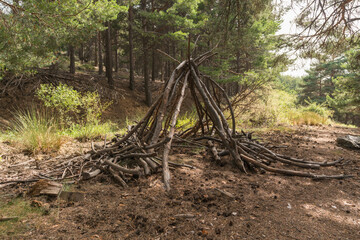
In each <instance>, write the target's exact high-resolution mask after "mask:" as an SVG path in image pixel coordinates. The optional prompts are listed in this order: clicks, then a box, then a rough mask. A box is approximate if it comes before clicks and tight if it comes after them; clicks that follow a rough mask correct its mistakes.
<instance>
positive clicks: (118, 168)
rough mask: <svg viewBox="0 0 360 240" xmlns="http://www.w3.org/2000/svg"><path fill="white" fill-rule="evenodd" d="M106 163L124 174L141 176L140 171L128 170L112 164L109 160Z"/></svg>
mask: <svg viewBox="0 0 360 240" xmlns="http://www.w3.org/2000/svg"><path fill="white" fill-rule="evenodd" d="M104 163H105V164H106V165H109V166H110V167H112V168H114V169H116V170H118V171H121V172H123V173H128V174H132V175H137V176H139V175H140V173H141V172H140V170H139V169H128V168H126V167H122V166H120V165H118V164H115V163H112V162H110V161H109V160H105V161H104Z"/></svg>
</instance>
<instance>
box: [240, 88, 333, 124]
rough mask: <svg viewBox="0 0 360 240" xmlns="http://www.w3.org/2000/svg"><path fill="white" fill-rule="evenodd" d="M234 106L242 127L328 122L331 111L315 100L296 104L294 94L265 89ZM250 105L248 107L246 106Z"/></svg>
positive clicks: (329, 121)
mask: <svg viewBox="0 0 360 240" xmlns="http://www.w3.org/2000/svg"><path fill="white" fill-rule="evenodd" d="M244 105H245V106H247V107H246V108H245V109H244V108H241V107H237V108H235V112H236V115H237V124H238V125H240V126H243V127H249V128H253V127H264V126H266V127H274V126H279V125H288V126H289V125H323V124H330V123H331V122H332V121H331V117H332V111H330V110H329V109H328V108H326V107H325V106H323V105H320V104H317V103H315V102H307V105H306V106H301V105H297V98H296V95H295V94H291V93H289V92H286V91H283V90H277V89H267V90H266V92H264V93H263V94H262V96H261V97H260V98H259V99H258V100H257V101H256V102H255V103H251V104H244ZM248 106H250V107H248Z"/></svg>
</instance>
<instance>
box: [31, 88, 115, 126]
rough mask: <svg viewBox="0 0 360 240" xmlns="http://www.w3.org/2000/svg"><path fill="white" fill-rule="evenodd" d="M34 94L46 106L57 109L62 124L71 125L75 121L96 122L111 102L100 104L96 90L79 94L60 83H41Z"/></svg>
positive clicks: (80, 122)
mask: <svg viewBox="0 0 360 240" xmlns="http://www.w3.org/2000/svg"><path fill="white" fill-rule="evenodd" d="M36 95H37V97H38V98H39V99H40V100H41V101H42V102H43V103H44V105H45V106H46V107H50V108H54V109H55V110H57V111H58V113H59V114H60V121H61V125H63V126H71V125H72V124H75V123H79V124H83V125H84V124H97V123H98V122H99V121H100V118H101V115H102V113H103V112H104V111H105V110H106V109H107V108H108V107H109V106H110V104H111V102H106V103H104V104H102V103H101V100H100V96H99V94H98V93H97V92H86V93H83V94H81V93H79V92H78V91H76V90H75V89H73V88H72V87H70V86H67V85H66V84H62V83H60V84H59V85H58V86H56V87H55V86H53V85H51V84H41V85H40V88H39V89H38V90H37V91H36ZM79 114H80V117H79Z"/></svg>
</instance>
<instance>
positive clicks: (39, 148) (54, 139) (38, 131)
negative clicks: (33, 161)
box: [9, 108, 65, 154]
mask: <svg viewBox="0 0 360 240" xmlns="http://www.w3.org/2000/svg"><path fill="white" fill-rule="evenodd" d="M9 138H10V139H11V141H12V142H14V143H15V144H18V145H20V146H21V147H22V148H23V149H25V150H26V151H29V152H30V153H32V154H37V153H51V152H56V151H57V150H59V149H60V147H61V145H62V144H63V143H64V142H65V141H64V137H63V136H61V135H60V134H59V133H58V122H57V120H56V119H55V117H54V115H53V114H52V113H50V112H48V111H46V110H38V109H35V108H31V109H30V110H25V111H18V112H15V114H14V120H13V123H12V125H11V127H10V135H9Z"/></svg>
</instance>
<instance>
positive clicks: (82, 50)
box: [79, 44, 84, 64]
mask: <svg viewBox="0 0 360 240" xmlns="http://www.w3.org/2000/svg"><path fill="white" fill-rule="evenodd" d="M79 60H80V62H81V64H83V63H84V44H81V45H80V48H79Z"/></svg>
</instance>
